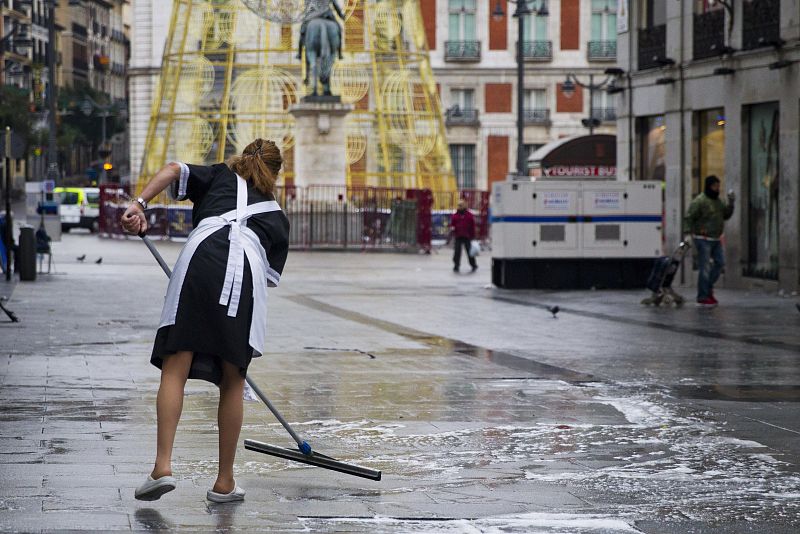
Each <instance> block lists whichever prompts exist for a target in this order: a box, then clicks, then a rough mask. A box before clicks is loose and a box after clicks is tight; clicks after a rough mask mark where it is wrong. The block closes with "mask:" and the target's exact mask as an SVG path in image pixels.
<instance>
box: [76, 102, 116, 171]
mask: <svg viewBox="0 0 800 534" xmlns="http://www.w3.org/2000/svg"><path fill="white" fill-rule="evenodd" d="M80 108H81V111H82V112H83V114H84V115H86V116H87V117H89V116H91V115H92V113H93V112H94V111H95V110H97V111H99V112H100V117H102V119H103V123H102V125H103V126H102V131H101V137H102V141H101V142H100V148H99V149H98V151H97V154H98V155H99V156H100V157H101V158H103V159H104V160H105V159H106V158H108V156H109V155H110V154H111V150H109V148H108V141H107V135H106V119H108V117H110V116H111V115H112V114H113V115H120V116H121V115H122V112H121V111H120V110H118V109H117V107H116V105H115V104H106V105H102V104H98V103H97V102H96V101H95V100H94V99H93V98H92V97H90V96H89V95H86V100H84V101H83V102H82V103H81V105H80ZM123 111H124V110H123ZM106 165H108V162H104V164H103V176H102V178H101V179H100V181H101V182H105V181H106V180H105V178H106V174H107V171H109V170H111V167H106Z"/></svg>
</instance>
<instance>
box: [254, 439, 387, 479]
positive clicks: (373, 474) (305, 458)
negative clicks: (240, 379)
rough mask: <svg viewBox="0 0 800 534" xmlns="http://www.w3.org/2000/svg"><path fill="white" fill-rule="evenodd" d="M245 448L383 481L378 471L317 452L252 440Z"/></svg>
mask: <svg viewBox="0 0 800 534" xmlns="http://www.w3.org/2000/svg"><path fill="white" fill-rule="evenodd" d="M244 448H245V449H247V450H250V451H255V452H261V453H264V454H269V455H272V456H277V457H278V458H283V459H284V460H293V461H295V462H300V463H304V464H308V465H313V466H316V467H323V468H325V469H330V470H332V471H338V472H340V473H345V474H347V475H353V476H356V477H361V478H368V479H370V480H380V479H381V472H380V471H376V470H375V469H369V468H367V467H361V466H360V465H353V464H346V463H344V462H340V461H339V460H335V459H333V458H331V457H330V456H325V455H324V454H317V453H316V452H312V453H311V454H309V455H306V454H303V453H302V452H300V451H295V450H291V449H284V448H283V447H276V446H275V445H270V444H268V443H262V442H260V441H255V440H252V439H246V440H244Z"/></svg>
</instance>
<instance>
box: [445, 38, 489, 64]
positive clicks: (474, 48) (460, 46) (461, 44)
mask: <svg viewBox="0 0 800 534" xmlns="http://www.w3.org/2000/svg"><path fill="white" fill-rule="evenodd" d="M444 59H445V61H464V62H467V61H480V60H481V42H480V41H445V42H444Z"/></svg>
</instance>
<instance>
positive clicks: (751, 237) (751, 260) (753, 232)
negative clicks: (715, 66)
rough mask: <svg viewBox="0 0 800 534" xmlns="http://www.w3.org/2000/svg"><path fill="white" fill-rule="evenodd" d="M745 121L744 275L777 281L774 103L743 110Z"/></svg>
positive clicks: (777, 111) (776, 118) (776, 108)
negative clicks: (745, 219)
mask: <svg viewBox="0 0 800 534" xmlns="http://www.w3.org/2000/svg"><path fill="white" fill-rule="evenodd" d="M744 111H745V113H744V115H745V118H746V119H747V121H746V122H747V130H746V133H747V145H748V146H747V159H748V165H747V235H748V247H747V248H748V255H747V266H746V267H745V270H744V271H745V272H744V274H745V275H746V276H754V277H758V278H768V279H772V280H777V279H778V240H779V232H778V228H779V225H778V199H779V184H780V180H779V177H780V167H779V165H778V140H779V120H778V113H779V109H778V104H777V102H773V103H768V104H756V105H753V106H747V107H746V108H745V110H744Z"/></svg>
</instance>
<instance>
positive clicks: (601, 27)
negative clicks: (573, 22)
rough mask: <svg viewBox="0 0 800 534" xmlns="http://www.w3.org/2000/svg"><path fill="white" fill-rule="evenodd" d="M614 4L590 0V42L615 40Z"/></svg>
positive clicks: (615, 20) (608, 0)
mask: <svg viewBox="0 0 800 534" xmlns="http://www.w3.org/2000/svg"><path fill="white" fill-rule="evenodd" d="M616 7H617V6H616V2H612V0H592V41H616V40H617V11H616Z"/></svg>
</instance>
